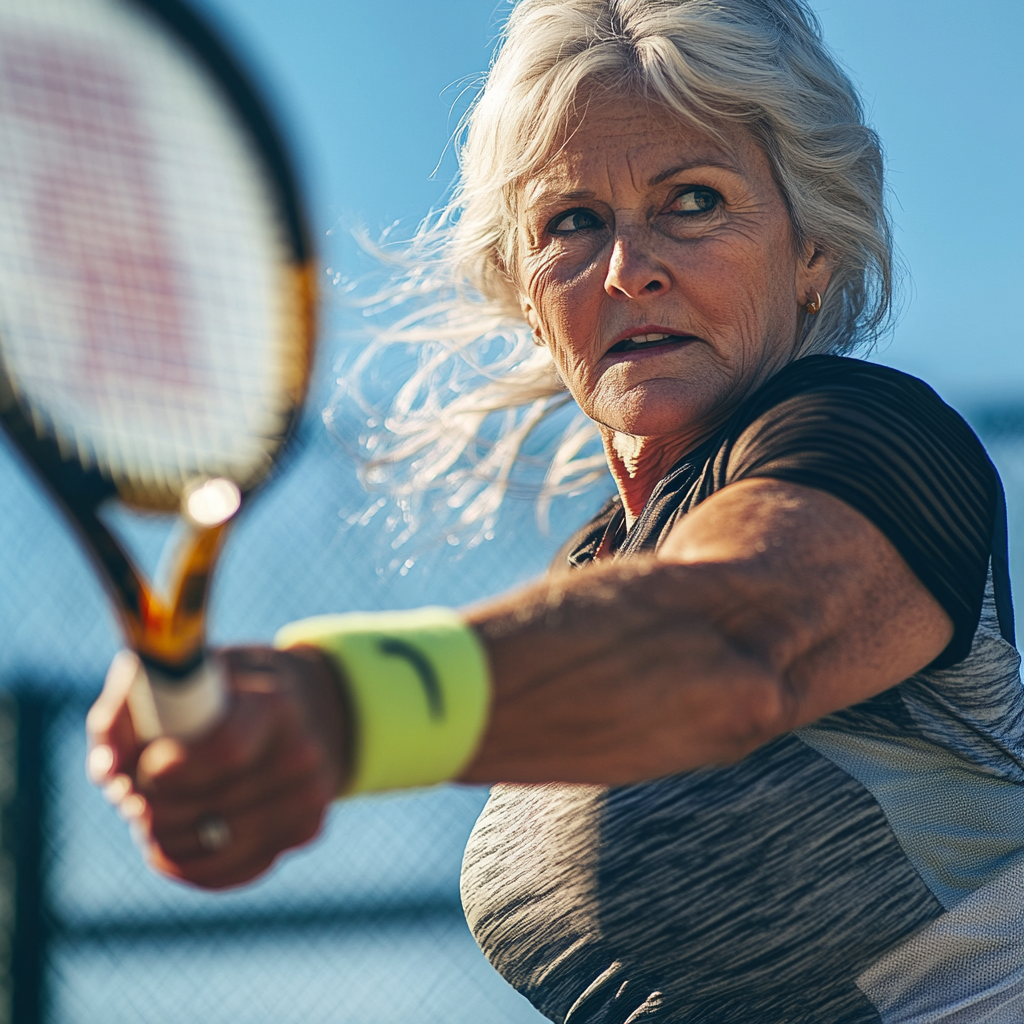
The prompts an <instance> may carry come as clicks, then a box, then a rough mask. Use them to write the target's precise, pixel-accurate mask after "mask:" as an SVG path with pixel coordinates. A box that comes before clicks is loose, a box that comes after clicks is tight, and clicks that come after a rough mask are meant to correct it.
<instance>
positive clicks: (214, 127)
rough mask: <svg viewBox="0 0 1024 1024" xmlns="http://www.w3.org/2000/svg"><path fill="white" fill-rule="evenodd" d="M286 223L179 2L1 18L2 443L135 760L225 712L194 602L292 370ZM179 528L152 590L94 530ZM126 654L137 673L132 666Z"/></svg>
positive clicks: (38, 1)
mask: <svg viewBox="0 0 1024 1024" xmlns="http://www.w3.org/2000/svg"><path fill="white" fill-rule="evenodd" d="M313 282H314V277H313V272H312V259H311V254H310V249H309V244H308V241H307V232H306V230H305V226H304V218H303V214H302V208H301V203H300V200H299V197H298V195H297V192H296V189H295V185H294V179H293V175H292V173H291V169H290V165H289V161H288V158H287V156H286V153H285V151H284V148H283V146H282V145H281V142H280V140H279V138H278V135H277V133H276V131H275V130H274V128H273V125H272V122H271V120H270V118H269V117H268V114H267V112H266V110H265V108H264V106H263V104H262V103H261V102H260V100H259V99H258V97H257V95H256V93H255V92H254V90H253V88H252V85H251V83H250V82H249V80H248V77H247V75H246V74H245V73H244V72H243V70H242V69H241V67H240V66H239V64H238V63H237V61H236V60H235V59H234V58H233V57H232V56H231V55H230V54H229V52H228V51H227V49H226V48H225V46H224V45H223V43H222V42H221V41H220V40H219V39H218V38H217V37H216V35H215V34H214V33H213V32H212V31H211V30H210V27H209V26H208V25H207V24H206V23H205V22H204V21H203V20H202V19H201V18H199V17H198V16H197V15H196V13H195V12H193V11H192V10H191V9H190V8H189V7H187V6H186V5H185V4H183V3H182V2H181V0H3V3H2V5H0V421H2V424H3V426H4V428H5V429H6V431H7V433H8V434H9V436H10V437H11V438H12V439H13V441H14V443H15V445H16V446H17V448H18V449H20V451H21V452H22V453H23V454H24V455H25V456H26V458H27V459H28V461H29V462H30V463H31V464H32V465H33V466H34V467H35V469H36V470H37V471H38V472H39V474H40V475H41V477H42V478H43V480H44V481H45V482H46V484H47V485H48V487H49V489H50V491H51V493H52V494H53V495H54V496H55V497H56V499H57V501H58V502H59V504H60V505H61V506H62V507H63V509H64V510H65V512H66V513H67V514H68V516H69V517H70V519H71V521H72V522H73V523H74V525H75V527H76V528H77V533H78V534H79V536H80V537H81V538H82V540H83V541H84V543H85V546H86V547H87V549H88V551H89V553H90V554H91V556H92V558H93V561H94V562H95V563H96V565H97V566H98V568H99V570H100V573H101V575H102V577H103V579H104V581H105V583H106V586H107V589H108V590H109V592H110V594H111V596H112V598H113V600H114V603H115V605H116V608H117V611H118V613H119V617H120V620H121V623H122V625H123V630H124V636H125V640H126V642H127V646H128V647H129V648H130V649H131V651H130V652H126V653H123V654H122V655H119V656H118V658H117V659H115V663H114V666H113V667H112V671H117V672H131V673H132V674H133V676H134V678H135V681H134V683H133V684H132V688H131V697H130V701H129V703H130V707H131V711H132V716H133V719H134V722H135V726H136V730H137V731H138V732H139V733H140V734H141V735H142V736H143V737H144V738H147V739H148V738H152V737H154V736H156V735H160V734H169V735H174V736H179V737H190V736H194V735H197V734H199V733H201V732H203V731H204V730H205V729H207V728H209V727H210V726H211V725H212V724H213V723H214V722H216V720H217V719H218V717H219V716H220V714H221V713H222V711H223V707H224V702H225V689H224V683H223V680H222V679H221V677H220V675H219V674H218V671H217V668H216V663H215V662H214V661H213V660H212V659H209V658H207V656H206V653H205V644H204V634H205V628H204V620H205V608H206V598H207V592H208V590H209V584H210V578H211V574H212V571H213V568H214V563H215V561H216V559H217V555H218V552H219V550H220V547H221V543H222V541H223V539H224V535H225V531H226V530H227V528H228V526H229V524H230V523H231V522H232V521H233V519H234V517H235V515H236V513H237V512H238V510H239V508H240V507H241V506H242V505H243V504H244V503H245V502H246V500H247V499H248V497H249V495H250V494H251V493H252V492H253V490H254V488H255V487H256V486H257V485H258V484H259V483H260V482H261V481H262V480H264V479H265V478H266V476H267V474H268V473H269V472H270V470H271V468H272V467H273V465H274V463H275V461H277V460H278V459H279V458H280V456H281V453H282V451H283V450H284V447H285V444H286V440H287V438H288V437H289V434H290V432H291V429H292V427H293V425H294V424H295V421H296V419H297V416H298V412H299V410H300V407H301V404H302V401H303V398H304V395H305V391H306V386H307V383H308V379H309V371H310V365H311V362H312V357H313V341H314V321H315V312H314V311H315V296H314V283H313ZM110 502H121V503H123V505H125V506H127V507H129V508H131V509H134V510H138V511H142V512H164V513H177V514H178V515H179V520H178V522H179V528H178V530H177V531H176V532H177V534H178V537H177V541H176V546H175V548H174V552H173V556H172V558H171V563H172V564H173V569H172V570H171V571H170V573H169V574H168V579H167V581H166V584H165V585H164V586H163V587H162V588H158V587H156V586H154V585H153V584H152V583H151V582H150V581H148V580H147V579H145V578H144V576H143V574H142V573H141V572H140V570H139V569H138V567H137V566H136V565H135V564H134V563H133V560H132V558H131V557H130V556H129V554H128V552H127V547H126V546H125V545H124V544H122V543H121V542H119V541H118V539H117V537H116V536H115V534H114V533H113V532H112V531H111V530H110V529H109V528H108V526H107V525H105V524H104V522H103V516H102V513H103V512H104V509H105V506H106V505H107V503H110ZM131 652H134V653H131Z"/></svg>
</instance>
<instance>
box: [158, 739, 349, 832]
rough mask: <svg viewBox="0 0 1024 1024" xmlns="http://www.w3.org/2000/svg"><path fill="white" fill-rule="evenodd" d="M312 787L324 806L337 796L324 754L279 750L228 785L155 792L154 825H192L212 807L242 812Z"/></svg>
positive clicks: (305, 749) (226, 812)
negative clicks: (185, 793) (191, 791)
mask: <svg viewBox="0 0 1024 1024" xmlns="http://www.w3.org/2000/svg"><path fill="white" fill-rule="evenodd" d="M299 789H308V790H309V791H310V792H311V793H312V794H314V795H315V798H316V799H317V800H318V801H319V802H320V803H322V804H323V805H324V806H326V805H327V804H329V803H330V802H331V801H332V800H333V799H334V796H335V793H334V772H333V769H332V766H331V765H330V764H328V762H327V760H326V758H325V757H324V755H323V754H322V753H320V752H318V751H317V750H316V748H315V747H311V746H308V745H307V746H306V747H303V748H299V749H296V748H294V747H289V748H287V749H284V750H281V751H278V752H275V755H274V756H271V757H269V758H267V759H266V760H265V761H263V762H262V763H261V764H260V765H259V766H257V767H256V768H255V769H254V770H252V771H250V772H247V773H246V774H245V775H243V776H240V777H238V778H236V779H232V780H231V781H230V782H228V783H227V784H226V785H224V786H222V787H217V788H211V789H209V790H205V791H204V792H202V793H201V794H199V795H198V796H195V795H189V796H186V797H184V798H182V797H178V796H167V795H165V794H157V795H151V796H150V797H149V801H148V802H149V804H150V806H151V808H152V815H153V821H154V828H155V829H156V830H160V829H172V830H173V829H177V828H191V826H192V824H193V823H194V822H195V821H196V820H197V819H198V818H200V817H202V816H203V815H204V814H207V813H209V812H210V811H211V810H216V811H217V813H220V814H224V815H238V814H241V813H244V812H248V811H249V810H250V809H252V808H256V807H259V806H260V805H262V804H264V803H266V802H268V801H274V800H276V799H277V798H278V797H279V796H281V795H282V794H285V793H289V792H294V791H297V790H299Z"/></svg>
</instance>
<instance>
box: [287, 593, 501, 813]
mask: <svg viewBox="0 0 1024 1024" xmlns="http://www.w3.org/2000/svg"><path fill="white" fill-rule="evenodd" d="M274 643H275V646H277V647H280V648H287V647H295V646H296V645H298V644H310V645H312V646H314V647H319V648H320V649H321V650H323V651H325V652H326V653H327V654H329V655H331V656H332V657H333V658H334V659H335V661H336V662H337V665H338V667H339V668H340V670H341V674H342V676H343V678H344V680H345V682H346V684H347V686H348V692H349V696H350V698H351V706H352V712H353V715H354V717H355V723H354V724H355V729H354V733H355V747H356V749H355V752H354V753H355V757H354V771H353V776H352V781H351V784H350V785H349V786H348V788H347V790H346V793H347V794H352V793H372V792H377V791H380V790H385V789H406V788H411V787H415V786H432V785H434V783H437V782H445V781H447V780H448V779H452V778H455V776H457V775H458V774H459V772H460V771H461V770H462V769H463V768H464V767H465V766H466V765H467V764H468V763H469V760H470V758H471V757H472V756H473V754H474V753H475V751H476V748H477V744H478V743H479V741H480V737H481V735H482V734H483V731H484V726H485V725H486V724H487V712H488V710H489V707H490V697H491V683H490V673H489V671H488V667H487V657H486V655H485V653H484V649H483V646H482V645H481V643H480V640H479V639H478V638H477V635H476V634H475V633H474V632H473V630H471V629H470V628H469V627H468V626H467V625H466V624H465V623H464V622H463V621H462V619H461V617H460V616H459V615H458V614H457V613H456V612H454V611H452V610H451V609H450V608H418V609H416V610H415V611H407V612H352V613H349V614H347V615H320V616H317V617H315V618H312V619H302V620H301V621H299V622H293V623H291V624H289V625H287V626H285V627H284V628H283V629H281V630H280V632H278V634H277V636H276V637H275V639H274Z"/></svg>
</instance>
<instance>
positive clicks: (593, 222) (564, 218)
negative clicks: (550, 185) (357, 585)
mask: <svg viewBox="0 0 1024 1024" xmlns="http://www.w3.org/2000/svg"><path fill="white" fill-rule="evenodd" d="M603 227H604V221H603V220H601V218H600V217H598V215H597V214H596V213H594V211H593V210H583V209H581V210H567V211H566V212H565V213H560V214H559V215H558V216H557V217H555V218H554V219H553V220H552V221H551V222H550V223H549V224H548V232H549V233H550V234H552V235H571V234H574V233H575V232H577V231H593V230H594V229H595V228H603Z"/></svg>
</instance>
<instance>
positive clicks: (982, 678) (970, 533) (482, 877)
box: [462, 356, 1024, 1024]
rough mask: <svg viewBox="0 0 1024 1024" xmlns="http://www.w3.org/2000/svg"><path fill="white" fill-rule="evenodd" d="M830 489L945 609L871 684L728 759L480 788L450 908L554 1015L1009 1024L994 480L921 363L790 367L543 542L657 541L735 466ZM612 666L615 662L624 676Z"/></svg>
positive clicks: (1019, 802)
mask: <svg viewBox="0 0 1024 1024" xmlns="http://www.w3.org/2000/svg"><path fill="white" fill-rule="evenodd" d="M751 476H768V477H774V478H778V479H787V480H792V481H795V482H798V483H803V484H807V485H810V486H814V487H817V488H819V489H822V490H826V491H828V492H830V493H833V494H836V495H837V496H839V497H840V498H842V499H843V500H845V501H847V502H848V503H849V504H851V505H853V506H854V507H855V508H857V509H858V510H859V511H861V512H862V513H863V514H865V515H866V516H868V518H870V519H871V520H872V522H874V523H875V524H876V525H878V526H879V528H880V529H882V530H883V532H884V533H885V534H886V535H887V536H888V537H889V539H890V540H891V541H892V542H893V544H894V545H895V546H896V547H897V549H898V550H899V551H900V552H901V554H902V555H903V557H904V558H905V559H906V561H907V563H908V564H909V565H910V566H911V568H913V569H914V571H915V572H916V573H917V575H918V576H919V577H920V579H921V580H922V582H924V583H925V585H926V586H927V587H928V588H929V590H930V591H931V592H932V593H933V594H934V595H935V597H936V599H937V600H939V602H940V603H941V604H942V605H943V607H944V608H945V609H946V611H947V612H948V613H949V615H950V617H951V619H952V620H953V623H954V629H955V632H954V637H953V640H952V641H951V643H950V645H949V647H947V649H946V650H945V651H944V652H943V654H942V655H941V656H940V657H939V658H938V659H936V661H935V662H933V663H932V664H931V665H929V666H928V667H927V668H925V669H924V670H923V671H921V672H919V673H918V674H917V675H915V676H912V677H911V678H910V679H907V680H905V681H904V682H903V683H901V684H899V685H898V686H896V687H894V688H892V689H891V690H889V691H887V692H885V693H883V694H881V695H879V696H877V697H875V698H873V699H871V700H868V701H865V702H864V703H862V704H858V705H855V706H854V707H851V708H847V709H845V710H843V711H840V712H837V713H836V714H833V715H829V716H828V717H826V718H824V719H822V720H821V721H819V722H817V723H815V724H814V725H812V726H809V727H807V728H804V729H800V730H798V731H797V732H795V733H791V734H789V735H786V736H782V737H780V738H778V739H776V740H774V741H773V742H771V743H768V744H766V745H765V746H763V747H761V748H760V749H758V750H757V751H755V752H754V753H753V754H751V755H750V756H749V757H747V758H745V759H744V760H743V761H741V762H740V763H738V764H736V765H732V766H730V767H726V768H707V769H702V770H699V771H694V772H687V773H684V774H681V775H675V776H671V777H668V778H663V779H658V780H655V781H653V782H648V783H644V784H641V785H634V786H624V787H614V788H607V787H594V786H589V787H588V786H567V785H546V786H509V785H505V786H497V787H495V789H494V790H493V792H492V794H491V798H490V801H489V802H488V804H487V806H486V808H485V809H484V812H483V814H482V815H481V817H480V820H479V822H478V823H477V826H476V828H475V830H474V832H473V835H472V836H471V838H470V842H469V846H468V848H467V851H466V858H465V863H464V866H463V879H462V888H463V903H464V906H465V910H466V916H467V919H468V921H469V924H470V927H471V928H472V930H473V933H474V935H475V936H476V938H477V941H478V942H479V944H480V946H481V948H482V949H483V950H484V952H485V953H486V955H487V956H488V958H489V959H490V960H491V962H492V963H493V964H494V966H495V967H496V968H497V969H498V970H499V971H500V972H501V973H502V974H503V975H504V976H505V978H506V979H507V980H508V981H509V982H510V983H511V984H512V985H514V986H515V987H516V988H517V989H518V990H519V991H520V992H522V993H523V994H524V995H525V996H526V997H527V998H528V999H530V1000H531V1002H533V1004H534V1005H535V1006H536V1007H537V1008H538V1009H539V1010H540V1011H541V1012H542V1013H544V1014H545V1015H546V1016H548V1017H549V1018H551V1019H552V1020H555V1021H558V1022H566V1024H634V1022H636V1024H639V1022H672V1024H684V1022H685V1024H867V1022H875V1024H877V1022H886V1024H889V1022H900V1024H926V1022H927V1024H937V1022H942V1024H954V1022H955V1024H981V1022H990V1024H1011V1022H1016V1024H1020V1022H1024V689H1022V685H1021V680H1020V675H1019V664H1020V659H1019V656H1018V654H1017V651H1016V650H1015V648H1014V645H1013V632H1012V606H1011V603H1010V590H1009V577H1008V573H1007V564H1006V539H1005V512H1004V511H1003V508H1002V490H1001V487H1000V484H999V480H998V477H997V475H996V473H995V470H994V469H993V467H992V465H991V463H990V462H989V460H988V458H987V456H986V455H985V452H984V450H983V448H982V447H981V445H980V443H979V442H978V441H977V439H976V438H975V437H974V435H973V433H972V432H971V431H970V429H969V428H968V427H967V425H966V424H965V423H964V422H963V421H962V420H961V419H960V417H959V416H957V415H956V413H954V412H953V411H952V410H951V409H949V407H948V406H946V405H944V404H943V403H942V402H941V400H940V399H939V398H938V397H937V396H936V395H935V394H934V392H932V391H931V389H929V388H927V387H926V386H925V385H924V384H922V383H921V382H920V381H917V380H915V379H914V378H911V377H908V376H906V375H904V374H900V373H898V372H896V371H894V370H890V369H887V368H884V367H879V366H875V365H872V364H868V363H863V362H860V361H857V360H851V359H841V358H838V357H828V356H820V357H812V358H808V359H804V360H800V361H799V362H797V363H794V364H791V365H790V366H789V367H787V368H786V369H784V370H783V371H781V372H780V373H779V374H778V375H776V377H774V378H773V379H772V380H771V381H769V382H768V384H767V385H766V386H765V387H763V388H762V389H761V390H760V391H759V392H758V393H757V394H755V395H754V396H753V397H752V398H751V399H749V400H748V401H747V402H746V403H744V405H743V407H741V408H740V409H739V410H738V411H737V413H736V414H735V415H734V416H733V418H732V419H731V420H730V422H729V423H728V424H726V426H725V427H723V428H722V430H721V431H719V433H718V434H717V435H716V436H715V437H714V438H712V439H711V440H710V441H708V442H707V443H706V444H705V445H703V446H701V448H700V449H699V450H697V451H696V452H693V453H691V454H690V455H689V456H688V457H687V458H686V459H685V460H683V462H681V463H680V464H679V465H677V466H676V467H675V468H674V469H673V471H672V472H671V473H669V474H668V476H666V478H665V479H664V480H662V481H661V483H660V484H659V486H658V488H656V490H655V493H654V494H653V495H652V497H651V500H650V502H649V503H648V506H647V508H645V510H644V512H643V514H642V515H641V517H640V518H639V520H638V521H637V523H635V524H634V526H633V528H632V529H631V530H630V531H629V532H628V533H627V532H626V531H625V528H624V526H623V520H622V514H621V509H620V508H619V507H618V504H617V502H612V503H610V504H609V505H608V506H607V507H606V508H605V510H604V511H603V512H602V513H601V514H600V515H599V516H598V517H597V519H596V520H595V521H594V522H593V523H592V524H590V526H589V527H588V528H587V529H586V530H584V531H583V533H582V534H581V535H580V536H579V537H578V538H577V539H576V540H575V542H574V543H573V544H572V545H571V548H570V550H569V551H568V558H569V561H570V563H571V564H574V565H583V564H585V563H586V562H587V561H588V560H589V559H590V558H592V557H593V555H594V552H595V551H596V550H597V548H598V546H599V544H600V543H601V541H602V539H603V538H605V537H606V536H609V540H610V542H611V543H612V545H613V547H614V548H615V549H616V550H617V551H618V553H619V556H620V557H628V556H629V555H630V554H632V553H634V552H636V551H642V550H651V549H654V548H656V547H657V545H658V543H659V541H660V539H661V538H662V537H663V536H664V535H665V534H666V533H667V531H668V530H669V529H671V527H672V525H673V524H674V523H675V522H676V521H677V520H678V518H679V517H680V516H682V515H685V514H686V513H687V512H688V511H689V510H690V509H692V508H693V507H695V505H697V504H699V502H700V501H702V500H704V498H706V497H707V496H708V495H710V494H712V493H714V492H715V491H716V490H718V489H720V488H721V487H723V486H725V485H726V484H728V483H731V482H732V481H733V480H737V479H743V478H745V477H751ZM624 685H628V681H624Z"/></svg>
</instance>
